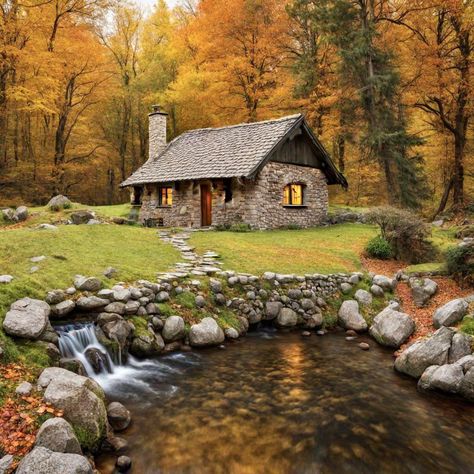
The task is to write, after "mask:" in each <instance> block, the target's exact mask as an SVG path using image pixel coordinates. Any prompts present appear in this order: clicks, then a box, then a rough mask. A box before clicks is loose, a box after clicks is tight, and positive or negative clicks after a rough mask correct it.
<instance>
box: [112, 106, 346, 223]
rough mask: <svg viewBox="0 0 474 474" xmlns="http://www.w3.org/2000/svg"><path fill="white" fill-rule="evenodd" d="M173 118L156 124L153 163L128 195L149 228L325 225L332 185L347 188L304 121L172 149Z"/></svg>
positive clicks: (239, 128)
mask: <svg viewBox="0 0 474 474" xmlns="http://www.w3.org/2000/svg"><path fill="white" fill-rule="evenodd" d="M166 117H167V114H166V113H164V112H163V111H161V110H160V108H159V107H158V106H156V107H154V108H153V112H152V113H151V114H150V116H149V120H150V122H149V123H150V125H149V127H150V128H149V141H150V149H149V159H148V161H147V162H146V163H145V164H144V165H143V166H142V167H141V168H139V169H138V170H137V171H136V172H135V173H133V174H132V175H131V176H130V177H129V178H128V179H127V180H126V181H124V182H123V183H122V184H121V187H130V189H131V199H132V205H133V206H137V207H139V220H140V222H142V223H143V224H145V225H148V226H179V227H207V226H211V225H226V224H234V223H239V222H243V223H247V224H249V225H250V226H251V227H252V228H255V229H271V228H277V227H283V226H288V225H297V226H301V227H309V226H314V225H318V224H321V223H322V222H324V221H325V219H326V215H327V210H328V185H331V184H339V185H341V186H343V187H347V181H346V179H345V178H344V176H343V175H342V174H341V173H340V172H339V171H338V170H337V168H336V166H335V165H334V163H333V162H332V160H331V158H330V156H329V154H328V153H327V151H326V150H325V149H324V147H323V146H322V144H321V143H320V142H319V141H318V139H317V138H316V137H315V136H314V134H313V133H312V131H311V129H310V127H309V126H308V123H307V122H306V120H305V118H304V116H303V115H301V114H298V115H291V116H288V117H283V118H279V119H275V120H266V121H264V122H257V123H245V124H239V125H231V126H228V127H220V128H203V129H198V130H191V131H189V132H185V133H183V134H182V135H180V136H179V137H177V138H175V139H174V140H173V141H171V142H170V143H167V141H166Z"/></svg>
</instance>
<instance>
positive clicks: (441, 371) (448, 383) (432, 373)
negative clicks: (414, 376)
mask: <svg viewBox="0 0 474 474" xmlns="http://www.w3.org/2000/svg"><path fill="white" fill-rule="evenodd" d="M463 378H464V373H463V370H462V367H461V366H460V365H458V364H445V365H441V366H438V365H432V366H430V367H428V368H427V369H426V370H425V371H424V372H423V374H422V376H421V377H420V380H419V381H418V388H420V389H421V390H441V391H443V392H449V393H458V391H459V389H460V387H461V383H462V380H463Z"/></svg>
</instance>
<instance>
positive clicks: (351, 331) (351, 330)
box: [346, 329, 357, 337]
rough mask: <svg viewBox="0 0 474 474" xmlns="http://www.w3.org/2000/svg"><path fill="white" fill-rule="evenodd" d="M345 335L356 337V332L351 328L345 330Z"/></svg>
mask: <svg viewBox="0 0 474 474" xmlns="http://www.w3.org/2000/svg"><path fill="white" fill-rule="evenodd" d="M346 336H351V337H357V333H356V332H355V331H354V330H353V329H348V330H347V331H346Z"/></svg>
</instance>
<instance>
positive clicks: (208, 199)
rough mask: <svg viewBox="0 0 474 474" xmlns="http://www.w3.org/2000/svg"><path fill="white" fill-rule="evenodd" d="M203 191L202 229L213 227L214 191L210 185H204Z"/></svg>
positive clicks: (202, 186) (201, 188)
mask: <svg viewBox="0 0 474 474" xmlns="http://www.w3.org/2000/svg"><path fill="white" fill-rule="evenodd" d="M200 190H201V227H208V226H210V225H212V189H211V185H210V184H209V183H202V184H201V186H200Z"/></svg>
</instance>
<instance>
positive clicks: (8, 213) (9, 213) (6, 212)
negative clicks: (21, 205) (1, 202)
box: [2, 209, 15, 221]
mask: <svg viewBox="0 0 474 474" xmlns="http://www.w3.org/2000/svg"><path fill="white" fill-rule="evenodd" d="M2 216H3V218H4V219H5V220H6V221H13V220H14V218H15V211H14V210H13V209H2Z"/></svg>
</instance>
